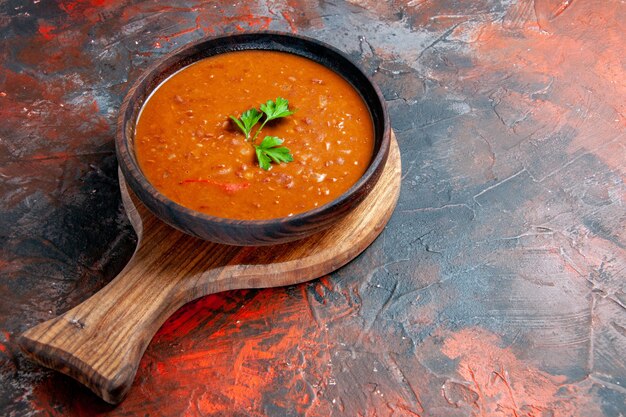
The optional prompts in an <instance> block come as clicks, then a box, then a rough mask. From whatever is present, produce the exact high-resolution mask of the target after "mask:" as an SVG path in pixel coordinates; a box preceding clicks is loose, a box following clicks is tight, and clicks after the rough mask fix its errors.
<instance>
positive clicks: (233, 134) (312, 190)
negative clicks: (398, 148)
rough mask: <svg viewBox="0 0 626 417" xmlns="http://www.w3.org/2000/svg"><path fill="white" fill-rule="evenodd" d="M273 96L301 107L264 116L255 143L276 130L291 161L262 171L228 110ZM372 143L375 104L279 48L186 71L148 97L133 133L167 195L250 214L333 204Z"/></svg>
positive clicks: (211, 209) (143, 162)
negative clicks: (287, 113)
mask: <svg viewBox="0 0 626 417" xmlns="http://www.w3.org/2000/svg"><path fill="white" fill-rule="evenodd" d="M277 97H282V98H285V99H287V100H289V109H290V110H293V111H295V113H294V114H292V115H290V116H287V117H284V118H281V119H276V120H272V121H270V122H269V123H267V125H265V127H264V128H263V130H262V132H261V134H260V135H259V137H258V138H257V139H256V144H257V145H258V144H260V142H261V141H262V139H263V138H264V137H265V136H267V135H269V136H278V137H280V138H281V139H283V140H284V143H283V144H282V146H285V147H287V148H288V149H289V150H290V151H291V153H292V155H293V162H289V163H280V164H276V163H272V164H271V168H270V169H269V170H264V169H261V168H260V167H259V164H258V161H257V157H256V154H255V149H254V146H253V144H252V143H251V142H249V141H246V138H245V136H244V134H243V133H242V132H241V130H239V129H238V128H237V126H236V125H235V123H233V121H232V120H230V119H229V116H230V115H234V116H235V117H239V116H240V115H241V114H242V113H243V112H244V111H246V110H248V109H250V108H257V109H259V106H260V104H261V103H265V102H267V101H268V100H275V99H276V98H277ZM263 120H264V119H261V122H262V121H263ZM261 122H259V124H258V125H257V126H255V128H254V129H253V133H255V132H256V129H257V128H258V126H260V124H261ZM373 147H374V128H373V124H372V120H371V117H370V114H369V111H368V109H367V107H366V105H365V103H364V102H363V99H362V98H361V96H360V95H359V94H358V93H357V92H356V91H355V90H354V88H353V87H352V86H351V85H350V84H349V83H348V82H347V81H345V80H344V79H343V78H342V77H341V76H339V75H338V74H336V73H335V72H333V71H331V70H329V69H327V68H325V67H324V66H322V65H320V64H318V63H316V62H313V61H311V60H309V59H306V58H303V57H299V56H296V55H292V54H288V53H283V52H273V51H258V50H253V51H240V52H229V53H225V54H221V55H217V56H214V57H210V58H206V59H204V60H201V61H198V62H196V63H194V64H192V65H190V66H188V67H186V68H184V69H182V70H181V71H179V72H177V73H176V74H174V75H173V76H171V77H170V78H168V79H167V80H166V81H165V82H163V83H162V84H161V85H160V86H159V87H158V88H157V90H156V91H155V92H154V93H153V94H152V95H151V97H150V98H149V99H148V100H147V102H146V103H145V104H144V106H143V109H142V110H141V114H140V116H139V120H138V122H137V126H136V131H135V149H136V153H137V159H138V161H139V164H140V166H141V169H142V171H143V173H144V175H145V176H146V177H147V178H148V180H149V181H150V182H151V183H152V184H153V185H154V186H155V187H156V188H157V189H158V190H159V191H160V192H161V193H163V194H164V195H166V196H167V197H169V198H170V199H172V200H174V201H176V202H177V203H179V204H181V205H183V206H186V207H188V208H190V209H193V210H196V211H200V212H204V213H207V214H210V215H213V216H218V217H226V218H232V219H245V220H258V219H271V218H277V217H286V216H291V215H294V214H298V213H301V212H303V211H307V210H310V209H313V208H316V207H318V206H321V205H323V204H326V203H328V202H330V201H332V200H333V199H335V198H337V197H338V196H339V195H341V194H342V193H343V192H345V191H346V190H347V189H348V188H350V187H351V186H352V185H353V184H354V183H355V182H356V181H357V180H358V179H359V178H360V177H361V176H362V175H363V173H364V172H365V170H366V168H367V166H368V164H369V161H370V159H371V157H372V152H373Z"/></svg>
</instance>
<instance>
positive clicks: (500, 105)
mask: <svg viewBox="0 0 626 417" xmlns="http://www.w3.org/2000/svg"><path fill="white" fill-rule="evenodd" d="M174 3H175V5H174ZM265 29H267V30H279V31H285V32H297V33H299V34H302V35H308V36H311V37H314V38H317V39H320V40H322V41H325V42H327V43H329V44H331V45H333V46H335V47H337V48H339V49H341V50H343V51H344V52H346V53H347V54H348V55H349V56H350V57H351V58H353V60H354V61H355V62H357V63H358V64H360V66H361V67H362V68H364V70H365V71H366V72H367V73H368V74H370V75H371V76H372V78H373V79H374V80H375V81H376V82H377V83H378V85H379V86H380V88H381V89H382V91H383V93H384V95H385V98H386V99H387V103H388V107H389V110H390V115H391V119H392V126H393V128H394V129H395V131H396V133H397V137H398V142H399V144H400V149H401V152H402V163H403V177H402V178H403V180H402V192H401V195H400V201H399V203H398V207H397V209H396V212H395V214H394V216H393V217H392V219H391V221H390V223H389V224H388V226H387V228H386V229H385V230H384V231H383V233H382V234H381V236H380V237H379V238H378V239H377V240H376V241H375V242H374V244H373V245H372V246H371V247H370V248H369V249H367V250H366V251H365V252H364V253H363V254H362V255H361V256H359V257H358V258H357V259H355V260H354V261H353V262H352V263H350V264H348V265H347V266H345V267H343V268H341V269H340V270H339V271H337V272H335V273H333V274H331V275H330V276H326V277H322V278H321V279H318V280H316V281H313V282H310V283H307V284H303V285H298V286H292V287H287V288H278V289H267V290H254V291H251V290H247V291H233V292H227V293H221V294H217V295H212V296H208V297H205V298H202V299H200V300H198V301H196V302H193V303H191V304H189V305H187V306H185V307H183V308H182V309H181V310H180V311H178V312H177V313H176V314H175V315H174V316H173V317H172V318H171V319H170V320H169V321H167V322H166V324H165V325H164V326H163V327H162V329H161V330H160V331H159V332H158V333H157V335H156V336H155V338H154V340H153V341H152V343H151V345H150V346H149V347H148V350H147V351H146V355H145V356H144V358H143V360H142V362H141V365H140V368H139V371H138V374H137V379H136V380H135V384H134V386H133V388H132V390H131V392H130V394H129V396H128V397H127V399H126V400H125V401H124V402H123V403H122V404H121V405H119V406H117V407H114V406H111V405H107V404H106V403H104V402H103V401H102V400H100V399H99V398H97V397H96V396H95V395H93V394H92V393H91V392H89V391H88V390H87V389H86V388H84V387H82V386H81V385H80V384H78V383H77V382H75V381H73V380H72V379H70V378H68V377H66V376H63V375H61V374H58V373H55V372H52V371H49V370H46V369H44V368H41V367H39V366H37V365H35V364H33V363H31V362H30V361H28V360H26V359H25V358H24V356H23V355H22V354H21V353H20V351H19V348H18V347H17V344H16V340H17V337H18V336H19V334H20V333H21V332H23V331H24V330H26V329H27V328H29V327H31V326H33V325H35V324H38V323H40V322H42V321H45V320H48V319H50V318H52V317H55V316H57V315H59V314H60V313H63V312H64V311H67V310H68V309H69V308H71V307H73V306H75V305H76V304H78V303H79V302H80V301H82V300H84V299H85V298H87V297H89V296H90V295H91V294H93V293H94V292H95V291H97V290H98V289H100V288H101V287H102V286H104V285H105V284H106V283H107V282H108V281H110V280H111V279H112V277H113V276H115V274H116V273H117V272H119V270H120V269H121V268H122V267H123V266H124V264H125V263H126V261H127V260H128V259H129V258H130V256H131V254H132V252H133V250H134V245H135V235H134V232H133V231H132V229H131V227H130V226H129V223H128V220H127V219H126V217H125V214H124V211H123V209H122V207H121V201H120V193H119V188H118V179H117V165H116V158H115V149H114V144H113V136H114V132H115V122H116V118H117V110H118V108H119V106H120V102H121V100H122V97H123V96H124V94H125V92H126V91H127V89H128V87H129V83H130V82H132V81H133V80H135V79H136V78H137V77H138V76H139V75H140V74H141V72H142V70H144V69H145V68H146V67H147V66H148V65H149V64H151V63H153V62H154V61H156V60H158V59H159V58H160V57H161V56H163V54H165V53H167V52H169V51H171V50H173V49H175V48H177V47H178V46H181V45H183V44H185V43H187V42H190V41H194V40H197V39H200V38H202V37H207V36H215V35H222V34H228V33H239V32H245V31H256V30H265ZM625 57H626V4H625V3H624V1H620V0H595V1H594V0H587V1H584V0H534V1H533V0H519V1H511V0H500V1H498V0H478V1H471V2H468V1H460V0H457V1H454V0H411V1H403V0H401V1H393V2H383V1H368V0H366V1H351V2H328V1H321V2H319V3H315V2H311V1H304V0H278V1H260V2H247V1H245V2H239V3H236V4H232V3H227V2H223V4H222V3H218V2H210V3H205V2H200V1H198V2H188V1H181V2H170V4H169V5H166V4H165V2H163V4H157V3H155V2H153V1H140V0H139V1H133V2H127V3H122V2H117V3H113V2H108V1H103V0H90V1H39V0H34V1H10V0H5V1H1V2H0V119H1V121H0V210H1V211H0V415H7V416H39V415H41V416H43V415H45V416H74V415H80V416H93V415H111V416H180V415H189V416H309V417H317V416H320V417H321V416H421V417H425V416H518V417H521V416H528V417H531V416H533V417H538V416H544V417H545V416H554V417H558V416H581V417H587V416H624V415H626V359H625V358H626V279H625V276H626V232H625V230H626V188H625V186H624V178H625V170H624V167H625V162H626V149H625V145H626V104H625V103H626V101H625V97H626V61H625V59H626V58H625Z"/></svg>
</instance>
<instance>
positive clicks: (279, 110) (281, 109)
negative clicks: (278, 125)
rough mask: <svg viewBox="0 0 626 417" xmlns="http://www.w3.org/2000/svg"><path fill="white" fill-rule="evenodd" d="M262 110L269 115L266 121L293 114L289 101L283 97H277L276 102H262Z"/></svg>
mask: <svg viewBox="0 0 626 417" xmlns="http://www.w3.org/2000/svg"><path fill="white" fill-rule="evenodd" d="M261 111H262V112H263V113H265V115H266V116H267V119H266V122H267V121H269V120H274V119H279V118H281V117H286V116H289V115H292V114H293V112H292V111H291V110H289V101H288V100H287V99H284V98H282V97H276V102H274V101H272V100H268V101H267V103H265V104H261Z"/></svg>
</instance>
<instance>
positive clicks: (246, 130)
mask: <svg viewBox="0 0 626 417" xmlns="http://www.w3.org/2000/svg"><path fill="white" fill-rule="evenodd" d="M229 117H230V118H231V119H232V120H233V121H234V122H235V124H236V125H237V127H239V129H241V131H242V132H243V134H244V135H246V140H249V139H250V132H251V131H252V128H253V127H254V125H256V124H257V123H258V122H259V120H261V117H263V113H261V112H259V111H258V110H257V109H255V108H252V109H250V110H246V111H245V112H243V114H242V115H241V117H240V118H239V119H237V118H236V117H234V116H229Z"/></svg>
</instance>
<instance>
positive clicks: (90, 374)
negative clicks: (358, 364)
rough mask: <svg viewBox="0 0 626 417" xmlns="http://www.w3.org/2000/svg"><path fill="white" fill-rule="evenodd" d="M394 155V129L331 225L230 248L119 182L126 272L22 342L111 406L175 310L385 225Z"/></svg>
mask: <svg viewBox="0 0 626 417" xmlns="http://www.w3.org/2000/svg"><path fill="white" fill-rule="evenodd" d="M400 176H401V175H400V153H399V150H398V144H397V142H396V139H395V136H393V134H392V139H391V148H390V151H389V158H388V160H387V164H386V166H385V170H384V171H383V174H382V176H381V178H380V180H379V181H378V183H377V184H376V186H375V187H374V189H373V190H372V192H371V193H370V194H369V195H368V197H367V198H366V199H365V200H364V201H363V202H362V203H361V204H360V205H359V206H358V207H357V208H356V209H355V210H354V211H353V212H352V213H350V214H349V215H348V216H347V217H346V218H344V219H343V220H341V221H340V222H339V223H337V224H335V225H334V226H331V228H330V229H327V230H325V231H322V232H320V233H318V234H315V235H313V236H310V237H308V238H305V239H302V240H300V241H297V242H291V243H287V244H281V245H274V246H262V247H238V246H227V245H220V244H216V243H211V242H207V241H204V240H200V239H197V238H194V237H191V236H188V235H186V234H184V233H182V232H179V231H178V230H176V229H174V228H172V227H170V226H168V225H166V224H165V223H163V222H161V221H160V220H159V219H157V218H156V217H155V216H153V215H152V214H151V213H150V212H149V211H148V210H147V209H146V208H145V207H144V206H143V205H142V204H141V203H140V202H139V200H138V199H137V198H136V197H135V196H134V195H133V194H132V192H131V191H130V190H129V189H128V188H127V187H126V183H125V182H124V180H123V177H122V176H121V174H120V188H121V191H122V198H123V201H124V206H125V208H126V211H127V213H128V217H129V218H130V221H131V223H132V225H133V227H134V228H135V231H136V232H137V236H138V245H137V249H136V251H135V254H134V255H133V257H132V259H131V260H130V262H129V263H128V265H127V266H126V267H125V268H124V270H123V271H122V272H121V273H120V274H119V275H118V276H117V277H116V278H115V279H114V280H113V281H111V282H110V283H109V284H108V285H107V286H105V287H104V288H102V289H101V290H100V291H99V292H97V293H96V294H94V295H93V296H92V297H91V298H89V299H87V300H85V301H84V302H83V303H81V304H80V305H78V306H76V307H74V308H73V309H71V310H69V311H68V312H66V313H65V314H63V315H61V316H59V317H57V318H54V319H52V320H49V321H47V322H45V323H42V324H40V325H38V326H36V327H33V328H32V329H30V330H27V331H26V332H25V333H24V334H23V335H22V336H21V337H20V340H19V344H20V347H21V348H22V350H23V351H24V352H25V353H26V354H27V355H28V356H30V357H31V358H32V359H34V360H36V361H38V362H40V363H41V364H43V365H45V366H47V367H49V368H52V369H56V370H58V371H60V372H63V373H65V374H67V375H69V376H71V377H73V378H75V379H77V380H78V381H79V382H81V383H83V384H85V385H86V386H87V387H89V388H90V389H91V390H92V391H93V392H95V393H96V394H97V395H99V396H100V397H102V398H103V399H104V400H105V401H107V402H109V403H112V404H116V403H119V402H120V401H122V399H123V398H124V396H125V395H126V393H127V392H128V390H129V389H130V387H131V385H132V382H133V379H134V377H135V373H136V372H137V367H138V366H139V361H140V360H141V357H142V355H143V353H144V351H145V349H146V347H147V346H148V343H150V340H151V339H152V337H153V336H154V334H155V333H156V331H157V330H158V329H159V327H161V325H162V324H163V322H164V321H165V320H167V318H168V317H170V315H172V314H173V313H174V312H175V311H176V310H177V309H178V308H180V307H181V306H182V305H183V304H185V303H187V302H189V301H191V300H194V299H196V298H199V297H202V296H204V295H207V294H212V293H217V292H220V291H226V290H233V289H241V288H262V287H277V286H283V285H292V284H297V283H300V282H304V281H308V280H311V279H314V278H317V277H320V276H323V275H325V274H328V273H330V272H332V271H334V270H336V269H337V268H339V267H341V266H342V265H345V264H346V263H348V262H349V261H350V260H352V259H353V258H354V257H356V256H357V255H358V254H359V253H361V252H362V251H363V250H364V249H365V248H367V247H368V246H369V245H370V244H371V243H372V242H373V241H374V239H375V238H376V237H377V236H378V235H379V234H380V232H381V231H382V230H383V228H384V227H385V224H387V221H388V220H389V218H390V217H391V214H392V213H393V210H394V208H395V206H396V203H397V201H398V196H399V194H400Z"/></svg>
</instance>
